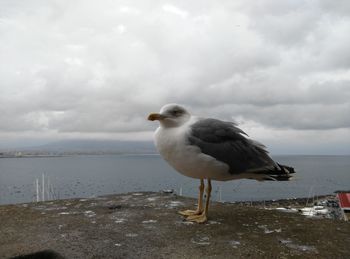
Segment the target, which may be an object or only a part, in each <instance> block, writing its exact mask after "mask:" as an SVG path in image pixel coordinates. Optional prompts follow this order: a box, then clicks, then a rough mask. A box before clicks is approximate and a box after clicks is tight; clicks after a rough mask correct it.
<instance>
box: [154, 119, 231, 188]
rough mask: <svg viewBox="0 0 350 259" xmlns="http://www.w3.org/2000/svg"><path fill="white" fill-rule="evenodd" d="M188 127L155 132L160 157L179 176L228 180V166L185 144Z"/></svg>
mask: <svg viewBox="0 0 350 259" xmlns="http://www.w3.org/2000/svg"><path fill="white" fill-rule="evenodd" d="M189 130H190V127H189V126H188V125H183V126H181V127H174V128H163V127H159V128H158V129H157V130H156V132H155V136H154V139H155V144H156V147H157V149H158V151H159V153H160V154H161V155H162V157H163V158H164V159H165V160H166V161H167V162H168V163H169V164H170V165H171V166H172V167H174V168H175V169H176V170H177V171H179V172H180V173H181V174H183V175H186V176H188V177H192V178H198V179H208V178H209V179H213V180H221V181H224V180H229V179H232V178H233V177H232V175H231V174H229V173H228V170H229V168H228V166H227V165H226V164H225V163H222V162H220V161H218V160H216V159H215V158H213V157H211V156H208V155H205V154H203V153H201V151H200V149H199V148H198V147H196V146H192V145H189V144H188V143H186V139H187V137H186V136H187V134H189Z"/></svg>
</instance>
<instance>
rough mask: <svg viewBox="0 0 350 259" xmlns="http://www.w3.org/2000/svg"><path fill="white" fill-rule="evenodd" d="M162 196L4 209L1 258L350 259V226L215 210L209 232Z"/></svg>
mask: <svg viewBox="0 0 350 259" xmlns="http://www.w3.org/2000/svg"><path fill="white" fill-rule="evenodd" d="M195 203H196V200H194V199H191V198H185V197H179V196H176V195H173V194H163V193H128V194H121V195H111V196H104V197H99V198H93V199H72V200H58V201H49V202H39V203H28V204H17V205H5V206H0V258H11V257H14V256H19V255H23V254H29V253H33V252H38V251H42V250H47V249H50V250H52V251H54V252H57V253H59V254H60V255H62V256H63V257H65V258H316V257H317V258H350V224H349V223H347V222H343V221H339V220H330V219H310V218H306V217H304V216H301V215H299V214H297V213H286V212H280V211H277V210H274V209H264V208H262V207H261V206H257V205H254V206H247V205H240V204H230V203H212V204H211V207H210V211H209V212H210V215H209V216H210V218H209V221H208V222H207V223H206V224H194V223H190V222H187V221H184V220H183V217H182V216H180V215H179V214H177V211H178V210H180V209H183V208H192V207H194V206H195Z"/></svg>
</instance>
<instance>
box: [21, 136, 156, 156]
mask: <svg viewBox="0 0 350 259" xmlns="http://www.w3.org/2000/svg"><path fill="white" fill-rule="evenodd" d="M23 150H24V151H43V152H44V151H45V152H60V153H64V152H69V153H72V152H77V153H81V152H83V153H101V152H103V153H157V151H156V149H155V147H154V144H153V142H152V141H119V140H90V139H89V140H61V141H55V142H51V143H48V144H44V145H39V146H32V147H26V148H23Z"/></svg>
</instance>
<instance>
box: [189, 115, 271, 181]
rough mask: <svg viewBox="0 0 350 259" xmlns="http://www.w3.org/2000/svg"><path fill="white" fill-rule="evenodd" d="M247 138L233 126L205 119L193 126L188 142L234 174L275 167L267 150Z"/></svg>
mask: <svg viewBox="0 0 350 259" xmlns="http://www.w3.org/2000/svg"><path fill="white" fill-rule="evenodd" d="M246 136H247V135H246V134H245V133H244V132H243V131H242V130H241V129H239V128H237V127H236V125H235V124H234V123H231V122H224V121H220V120H216V119H203V120H199V121H198V122H196V123H194V124H193V125H192V126H191V133H190V134H189V136H188V141H189V143H190V144H191V145H195V146H198V147H199V148H200V149H201V151H202V152H203V153H204V154H207V155H209V156H212V157H214V158H215V159H217V160H219V161H221V162H224V163H226V164H228V165H229V168H230V173H231V174H238V173H244V172H247V171H256V170H261V169H262V170H264V169H268V168H272V167H275V166H276V164H275V162H274V161H273V160H272V159H271V158H270V157H269V155H268V152H267V151H266V149H265V147H264V146H263V145H262V144H260V143H258V142H256V141H253V140H251V139H248V138H246Z"/></svg>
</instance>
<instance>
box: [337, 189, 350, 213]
mask: <svg viewBox="0 0 350 259" xmlns="http://www.w3.org/2000/svg"><path fill="white" fill-rule="evenodd" d="M338 199H339V205H340V208H342V209H347V210H350V193H346V192H343V193H338Z"/></svg>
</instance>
